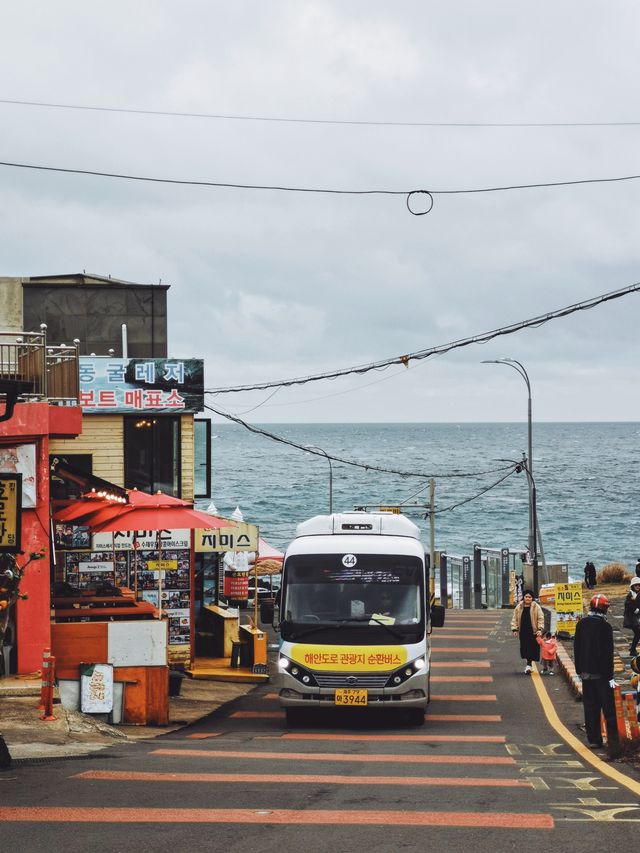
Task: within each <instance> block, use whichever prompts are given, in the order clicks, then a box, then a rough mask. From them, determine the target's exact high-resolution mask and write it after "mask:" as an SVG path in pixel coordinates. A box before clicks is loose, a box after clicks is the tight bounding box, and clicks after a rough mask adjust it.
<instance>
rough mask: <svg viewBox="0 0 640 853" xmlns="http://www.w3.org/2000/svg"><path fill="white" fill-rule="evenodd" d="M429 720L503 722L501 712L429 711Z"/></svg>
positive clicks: (443, 721) (442, 721)
mask: <svg viewBox="0 0 640 853" xmlns="http://www.w3.org/2000/svg"><path fill="white" fill-rule="evenodd" d="M427 719H428V720H437V721H438V722H441V723H501V722H502V717H501V716H500V714H431V713H429V712H427Z"/></svg>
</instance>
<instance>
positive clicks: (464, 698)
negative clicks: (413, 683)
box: [431, 693, 498, 702]
mask: <svg viewBox="0 0 640 853" xmlns="http://www.w3.org/2000/svg"><path fill="white" fill-rule="evenodd" d="M431 701H432V702H497V701H498V697H497V696H496V695H495V693H477V694H474V693H460V694H456V693H441V694H438V695H437V696H432V697H431Z"/></svg>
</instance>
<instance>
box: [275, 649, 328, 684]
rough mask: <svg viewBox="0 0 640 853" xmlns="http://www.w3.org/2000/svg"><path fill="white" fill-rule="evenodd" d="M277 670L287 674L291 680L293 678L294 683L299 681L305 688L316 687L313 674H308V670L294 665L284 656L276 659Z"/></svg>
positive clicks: (293, 662) (294, 663) (296, 664)
mask: <svg viewBox="0 0 640 853" xmlns="http://www.w3.org/2000/svg"><path fill="white" fill-rule="evenodd" d="M278 669H279V670H280V672H286V673H288V674H289V675H290V676H291V677H292V678H295V680H296V681H299V682H300V683H301V684H304V685H305V686H306V687H317V686H318V684H317V682H316V680H315V678H314V677H313V674H312V673H311V672H309V670H308V669H305V668H304V667H303V666H300V664H299V663H296V662H295V661H292V660H290V659H289V658H286V657H284V656H281V657H280V658H278Z"/></svg>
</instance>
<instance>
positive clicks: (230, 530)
mask: <svg viewBox="0 0 640 853" xmlns="http://www.w3.org/2000/svg"><path fill="white" fill-rule="evenodd" d="M195 550H196V554H202V553H207V552H211V551H216V552H218V553H222V552H224V551H257V550H258V526H257V525H256V524H248V523H247V522H246V521H245V522H240V523H239V524H236V525H235V526H234V527H220V528H217V529H215V530H211V529H209V530H196V531H195Z"/></svg>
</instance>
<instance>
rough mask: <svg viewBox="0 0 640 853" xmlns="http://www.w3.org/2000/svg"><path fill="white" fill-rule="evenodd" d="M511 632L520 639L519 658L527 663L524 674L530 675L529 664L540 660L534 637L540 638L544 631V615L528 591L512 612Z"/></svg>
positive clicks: (527, 590) (528, 590)
mask: <svg viewBox="0 0 640 853" xmlns="http://www.w3.org/2000/svg"><path fill="white" fill-rule="evenodd" d="M511 630H512V631H513V636H514V637H519V638H520V657H521V658H523V659H524V660H525V661H526V662H527V665H526V666H525V668H524V674H525V675H531V672H532V667H531V664H532V663H533V661H534V660H535V661H539V660H540V646H539V645H538V643H537V641H536V637H540V636H541V635H542V631H543V630H544V613H543V612H542V607H540V605H539V604H538V602H537V601H534V599H533V592H532V591H531V590H530V589H525V591H524V594H523V596H522V601H521V602H520V603H519V604H518V605H516V608H515V610H514V611H513V617H512V619H511Z"/></svg>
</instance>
